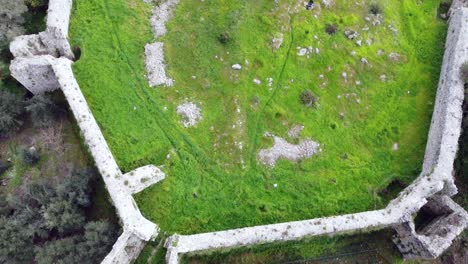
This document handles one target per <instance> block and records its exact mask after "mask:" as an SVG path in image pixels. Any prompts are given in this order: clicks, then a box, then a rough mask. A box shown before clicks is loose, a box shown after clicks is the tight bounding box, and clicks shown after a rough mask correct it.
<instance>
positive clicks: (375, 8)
mask: <svg viewBox="0 0 468 264" xmlns="http://www.w3.org/2000/svg"><path fill="white" fill-rule="evenodd" d="M369 12H370V13H371V14H373V15H378V14H382V13H383V8H382V6H381V5H380V4H379V3H371V4H370V6H369Z"/></svg>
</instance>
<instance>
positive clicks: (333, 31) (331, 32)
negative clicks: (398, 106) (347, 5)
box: [325, 24, 338, 35]
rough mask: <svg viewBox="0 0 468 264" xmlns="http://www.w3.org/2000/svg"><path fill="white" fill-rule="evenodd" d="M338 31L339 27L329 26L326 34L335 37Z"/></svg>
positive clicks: (326, 28)
mask: <svg viewBox="0 0 468 264" xmlns="http://www.w3.org/2000/svg"><path fill="white" fill-rule="evenodd" d="M337 31H338V27H337V26H336V25H333V24H328V25H327V26H326V27H325V32H327V34H328V35H334V34H336V32H337Z"/></svg>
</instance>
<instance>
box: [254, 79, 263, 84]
mask: <svg viewBox="0 0 468 264" xmlns="http://www.w3.org/2000/svg"><path fill="white" fill-rule="evenodd" d="M253 82H254V83H255V84H257V85H260V84H262V81H260V80H259V79H257V78H255V79H253Z"/></svg>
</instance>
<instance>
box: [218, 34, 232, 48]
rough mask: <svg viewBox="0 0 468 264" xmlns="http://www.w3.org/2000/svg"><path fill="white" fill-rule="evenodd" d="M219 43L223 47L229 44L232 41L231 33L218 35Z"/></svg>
mask: <svg viewBox="0 0 468 264" xmlns="http://www.w3.org/2000/svg"><path fill="white" fill-rule="evenodd" d="M218 41H219V42H220V43H221V44H223V45H224V44H228V43H229V42H230V41H231V36H230V35H229V33H227V32H223V33H221V34H219V35H218Z"/></svg>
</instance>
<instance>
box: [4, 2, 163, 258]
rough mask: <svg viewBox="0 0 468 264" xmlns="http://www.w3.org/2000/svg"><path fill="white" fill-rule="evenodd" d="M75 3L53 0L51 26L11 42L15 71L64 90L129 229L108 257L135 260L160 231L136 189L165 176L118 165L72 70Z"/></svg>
mask: <svg viewBox="0 0 468 264" xmlns="http://www.w3.org/2000/svg"><path fill="white" fill-rule="evenodd" d="M71 8H72V1H71V0H50V1H49V9H48V16H47V24H46V30H45V31H44V32H40V33H38V34H36V35H27V36H20V37H18V38H16V39H15V40H14V41H13V42H12V43H11V45H10V50H11V52H12V54H13V55H14V56H15V59H14V60H13V61H12V63H11V66H10V69H11V72H12V76H13V77H15V78H16V79H17V80H18V81H19V82H21V83H22V84H23V85H24V86H25V87H26V88H27V89H29V90H30V91H31V92H33V93H34V94H40V93H44V92H48V91H52V90H55V89H61V90H62V92H63V93H64V95H65V98H66V99H67V101H68V103H69V106H70V109H71V111H72V113H73V115H74V116H75V119H76V121H77V123H78V126H79V127H80V130H81V134H82V136H83V139H84V141H85V144H86V146H87V147H88V149H89V151H90V153H91V155H92V156H93V159H94V161H95V164H96V167H97V168H98V170H99V172H100V174H101V176H102V178H103V180H104V183H105V185H106V188H107V190H108V192H109V195H110V197H111V200H112V203H113V204H114V206H115V207H116V209H117V214H118V216H119V218H120V220H121V224H122V226H123V230H124V232H123V234H122V235H121V236H120V237H119V239H118V241H117V242H116V244H115V245H114V247H113V249H112V251H111V252H110V253H109V254H108V256H107V257H106V259H105V261H104V262H105V263H130V262H131V261H132V260H134V259H135V258H136V257H138V255H139V253H140V251H141V249H142V248H143V246H144V244H145V242H146V241H148V240H150V239H152V238H154V237H156V236H157V235H158V232H159V228H158V226H157V225H156V224H155V223H153V222H151V221H149V220H147V219H146V218H144V217H143V216H142V214H141V213H140V211H139V209H138V206H137V205H136V203H135V201H134V199H133V197H132V194H134V193H136V192H139V191H141V190H143V189H145V188H146V187H148V186H149V185H151V184H154V183H157V182H158V181H160V180H162V179H164V177H165V175H164V173H162V172H161V171H160V170H159V169H158V168H157V167H155V166H153V165H149V166H145V167H143V168H139V169H136V170H135V171H133V172H129V173H127V174H125V175H124V174H122V172H121V170H120V168H119V167H118V165H117V162H116V161H115V159H114V157H113V155H112V153H111V151H110V149H109V147H108V145H107V142H106V140H105V139H104V136H103V134H102V132H101V130H100V128H99V126H98V124H97V122H96V120H95V119H94V116H93V114H92V112H91V110H90V108H89V106H88V104H87V103H86V99H85V98H84V96H83V94H82V92H81V89H80V87H79V85H78V83H77V81H76V79H75V77H74V74H73V71H72V67H71V66H72V63H73V61H72V60H71V59H73V58H74V56H73V53H72V52H71V49H70V45H69V43H68V39H67V37H68V25H69V19H70V12H71ZM129 249H132V250H129Z"/></svg>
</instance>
